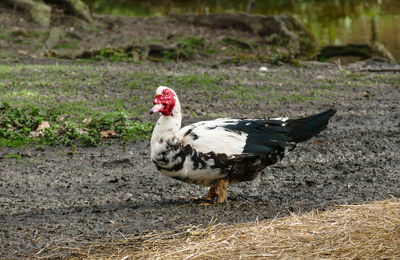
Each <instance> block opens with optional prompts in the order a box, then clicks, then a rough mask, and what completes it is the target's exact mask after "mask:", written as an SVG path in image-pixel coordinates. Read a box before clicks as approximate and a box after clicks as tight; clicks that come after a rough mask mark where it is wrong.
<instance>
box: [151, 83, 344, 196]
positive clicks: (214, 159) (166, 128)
mask: <svg viewBox="0 0 400 260" xmlns="http://www.w3.org/2000/svg"><path fill="white" fill-rule="evenodd" d="M153 103H154V106H153V108H152V109H151V110H150V114H153V113H160V114H161V116H160V119H159V120H158V121H157V123H156V125H155V127H154V130H153V134H152V137H151V160H152V161H153V163H154V164H155V165H156V167H157V169H158V170H159V171H160V172H161V173H163V174H165V175H167V176H169V177H172V178H174V179H177V180H180V181H184V182H188V183H194V184H198V185H203V186H209V187H210V189H209V192H208V196H207V198H206V199H207V200H213V199H214V198H216V197H217V198H218V203H223V202H225V201H226V199H227V193H226V190H227V186H228V183H237V182H242V181H250V180H253V179H255V178H256V177H257V176H258V175H259V173H260V172H261V171H262V170H263V169H264V168H265V167H266V166H268V165H272V164H275V163H277V162H278V161H280V160H281V159H282V158H283V157H284V156H285V155H286V154H287V153H288V152H289V151H290V150H292V149H293V148H294V147H295V146H296V144H297V143H299V142H303V141H306V140H308V139H310V138H311V137H313V136H315V135H317V134H318V133H319V132H321V131H322V130H324V129H325V128H326V126H327V125H328V121H329V119H330V118H331V117H332V116H333V115H334V114H335V112H336V111H335V109H328V110H326V111H324V112H321V113H318V114H315V115H311V116H309V117H305V118H300V119H295V120H292V119H288V118H287V117H285V118H281V117H276V118H268V119H230V118H219V119H215V120H211V121H202V122H198V123H195V124H192V125H188V126H185V127H183V128H181V121H182V114H181V105H180V103H179V99H178V97H177V95H176V93H175V91H173V90H172V89H170V88H168V87H164V86H160V87H158V88H157V90H156V93H155V97H154V100H153Z"/></svg>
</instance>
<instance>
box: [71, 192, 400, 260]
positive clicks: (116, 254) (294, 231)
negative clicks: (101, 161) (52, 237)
mask: <svg viewBox="0 0 400 260" xmlns="http://www.w3.org/2000/svg"><path fill="white" fill-rule="evenodd" d="M73 253H74V254H75V256H77V257H79V258H89V259H241V258H242V259H249V258H251V259H254V258H255V259H257V258H259V259H265V258H274V259H275V258H285V259H286V258H290V259H291V258H303V259H310V258H314V259H315V258H324V259H330V258H340V259H354V258H356V259H360V258H361V259H363V258H374V259H376V258H386V259H387V258H389V259H393V258H397V259H399V258H400V200H399V199H392V200H388V201H382V202H373V203H366V204H361V205H346V206H339V207H338V208H335V209H331V210H327V211H324V212H319V211H312V212H309V213H307V214H301V215H295V214H292V215H291V216H288V217H284V218H276V219H273V220H268V221H263V222H257V223H245V224H236V225H226V224H218V225H210V226H209V227H206V228H199V227H187V228H185V229H182V230H176V231H174V232H169V233H162V234H150V235H146V236H141V237H136V238H132V239H127V240H125V241H120V242H118V243H109V244H102V245H91V248H90V250H88V248H85V249H76V250H75V251H74V252H73Z"/></svg>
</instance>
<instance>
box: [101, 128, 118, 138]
mask: <svg viewBox="0 0 400 260" xmlns="http://www.w3.org/2000/svg"><path fill="white" fill-rule="evenodd" d="M100 134H101V137H103V138H109V137H112V136H115V135H116V134H117V133H116V132H115V131H114V130H105V131H101V132H100Z"/></svg>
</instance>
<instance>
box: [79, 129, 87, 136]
mask: <svg viewBox="0 0 400 260" xmlns="http://www.w3.org/2000/svg"><path fill="white" fill-rule="evenodd" d="M79 134H81V135H87V134H89V129H87V128H82V129H80V130H79Z"/></svg>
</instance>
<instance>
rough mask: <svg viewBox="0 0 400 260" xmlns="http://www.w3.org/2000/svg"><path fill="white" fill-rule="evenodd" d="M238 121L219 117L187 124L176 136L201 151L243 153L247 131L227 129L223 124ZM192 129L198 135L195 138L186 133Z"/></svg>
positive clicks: (229, 153)
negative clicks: (239, 131) (238, 131)
mask: <svg viewBox="0 0 400 260" xmlns="http://www.w3.org/2000/svg"><path fill="white" fill-rule="evenodd" d="M232 121H236V122H237V121H238V119H226V118H219V119H216V120H213V121H202V122H198V123H196V124H193V125H189V126H185V127H183V128H182V129H180V130H179V131H178V132H177V133H176V134H175V137H176V138H177V139H178V140H181V141H182V143H183V144H184V145H190V146H192V148H193V149H195V150H196V151H198V152H201V153H209V152H214V153H225V154H227V155H228V156H229V155H232V154H241V153H242V152H243V148H244V146H245V145H246V139H247V135H248V134H247V133H244V132H242V133H237V132H233V131H227V130H226V129H225V128H224V127H223V126H226V125H228V124H229V123H228V122H232ZM190 129H192V132H191V134H195V135H197V136H198V139H195V140H194V139H193V138H191V137H190V135H188V136H185V133H186V132H187V131H189V130H190Z"/></svg>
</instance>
